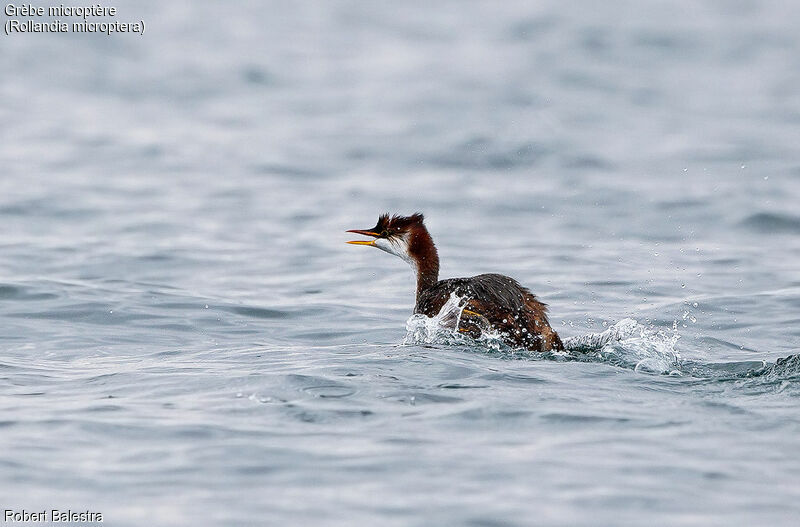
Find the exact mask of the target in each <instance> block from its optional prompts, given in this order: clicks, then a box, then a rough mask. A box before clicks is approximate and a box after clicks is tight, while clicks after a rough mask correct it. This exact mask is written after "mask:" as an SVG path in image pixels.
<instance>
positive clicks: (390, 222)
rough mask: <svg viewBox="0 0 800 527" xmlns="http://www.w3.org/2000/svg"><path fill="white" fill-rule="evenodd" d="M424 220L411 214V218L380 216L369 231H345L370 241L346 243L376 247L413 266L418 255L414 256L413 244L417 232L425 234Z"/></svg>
mask: <svg viewBox="0 0 800 527" xmlns="http://www.w3.org/2000/svg"><path fill="white" fill-rule="evenodd" d="M424 219H425V218H424V216H423V215H422V214H420V213H416V214H412V215H411V216H397V215H395V216H389V215H388V214H382V215H381V216H380V217H379V218H378V223H377V225H375V227H373V228H371V229H365V230H361V229H352V230H349V231H347V232H354V233H356V234H362V235H364V236H369V237H370V238H372V239H371V240H357V241H349V242H347V243H351V244H353V245H369V246H372V247H376V248H378V249H380V250H382V251H386V252H387V253H389V254H394V255H395V256H399V257H400V258H402V259H403V260H405V261H407V262H409V263H411V264H414V263H415V260H416V259H417V257H418V255H417V254H415V252H416V251H414V248H415V247H414V245H415V244H414V243H413V242H414V240H415V238H416V237H417V234H418V233H419V232H422V231H424V232H425V234H427V230H426V229H425V225H424V224H423V221H424Z"/></svg>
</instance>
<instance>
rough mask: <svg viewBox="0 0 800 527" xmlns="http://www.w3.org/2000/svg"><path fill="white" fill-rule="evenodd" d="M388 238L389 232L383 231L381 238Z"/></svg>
mask: <svg viewBox="0 0 800 527" xmlns="http://www.w3.org/2000/svg"><path fill="white" fill-rule="evenodd" d="M388 237H389V231H387V230H386V229H384V230H383V231H382V232H381V238H388Z"/></svg>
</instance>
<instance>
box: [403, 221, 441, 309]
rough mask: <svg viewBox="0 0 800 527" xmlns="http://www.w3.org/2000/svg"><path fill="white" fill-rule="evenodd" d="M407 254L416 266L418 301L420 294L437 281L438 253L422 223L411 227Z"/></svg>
mask: <svg viewBox="0 0 800 527" xmlns="http://www.w3.org/2000/svg"><path fill="white" fill-rule="evenodd" d="M409 254H410V256H411V258H412V259H413V260H414V264H415V265H416V267H417V302H419V298H420V295H422V293H423V292H425V291H426V290H427V289H428V288H431V287H433V286H435V285H436V284H437V283H438V282H439V254H438V253H437V251H436V245H434V243H433V238H431V235H430V234H429V233H428V229H426V228H425V226H424V225H419V226H415V227H414V228H413V230H412V232H411V243H410V245H409Z"/></svg>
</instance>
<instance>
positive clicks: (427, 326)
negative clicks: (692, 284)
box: [403, 294, 800, 383]
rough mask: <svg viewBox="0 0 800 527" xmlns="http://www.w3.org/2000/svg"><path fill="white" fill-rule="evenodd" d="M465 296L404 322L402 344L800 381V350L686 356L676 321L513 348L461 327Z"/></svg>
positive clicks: (492, 335) (624, 324) (627, 325)
mask: <svg viewBox="0 0 800 527" xmlns="http://www.w3.org/2000/svg"><path fill="white" fill-rule="evenodd" d="M464 307H465V302H464V299H463V298H460V297H458V296H457V295H455V294H451V295H450V298H449V299H448V301H447V302H446V303H445V305H444V306H443V307H442V309H441V310H440V311H439V313H438V314H437V315H436V316H433V317H427V316H425V315H421V314H414V315H412V316H411V317H410V318H409V319H408V321H407V322H406V330H407V333H406V337H405V339H404V340H403V344H404V345H420V344H421V345H465V346H473V347H478V348H480V349H483V350H486V351H492V352H503V353H507V354H509V355H513V356H515V357H519V356H525V357H527V358H531V359H534V360H556V361H570V362H572V361H576V362H596V363H604V364H611V365H614V366H618V367H621V368H626V369H631V370H633V371H635V372H637V373H646V374H651V375H672V376H685V377H693V378H697V379H707V380H742V379H754V380H755V379H757V380H759V382H762V383H775V382H779V383H786V382H794V381H800V354H798V355H790V356H788V357H786V358H784V359H778V360H777V361H776V362H775V363H768V362H766V361H739V362H725V363H707V362H702V361H696V360H684V359H682V358H681V356H680V353H678V351H677V350H676V349H675V344H676V343H677V342H678V340H679V339H680V335H678V324H677V322H676V323H675V324H673V326H672V329H671V331H670V330H666V329H663V328H655V327H653V326H645V325H643V324H640V323H639V322H637V321H636V320H634V319H632V318H626V319H623V320H620V321H619V322H617V323H616V324H613V325H612V326H610V327H609V328H608V329H606V330H605V331H603V332H601V333H589V334H587V335H580V336H576V337H569V338H566V339H564V348H565V350H564V351H551V352H547V353H539V352H532V351H527V350H520V349H515V348H513V347H511V346H509V345H508V344H506V343H505V342H503V338H502V335H501V334H500V332H498V331H497V330H494V329H492V328H490V327H486V328H482V329H483V333H482V335H481V336H480V337H479V338H478V339H473V338H470V337H468V336H467V335H465V334H463V333H461V332H459V331H458V326H459V323H460V321H461V315H462V313H463V311H464Z"/></svg>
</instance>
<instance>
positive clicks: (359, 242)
mask: <svg viewBox="0 0 800 527" xmlns="http://www.w3.org/2000/svg"><path fill="white" fill-rule="evenodd" d="M347 232H354V233H356V234H363V235H364V236H372V237H373V238H377V237H378V236H380V234H378V233H377V232H372V231H361V230H358V229H352V230H349V231H347ZM347 243H352V244H353V245H375V240H356V241H351V242H347Z"/></svg>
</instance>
